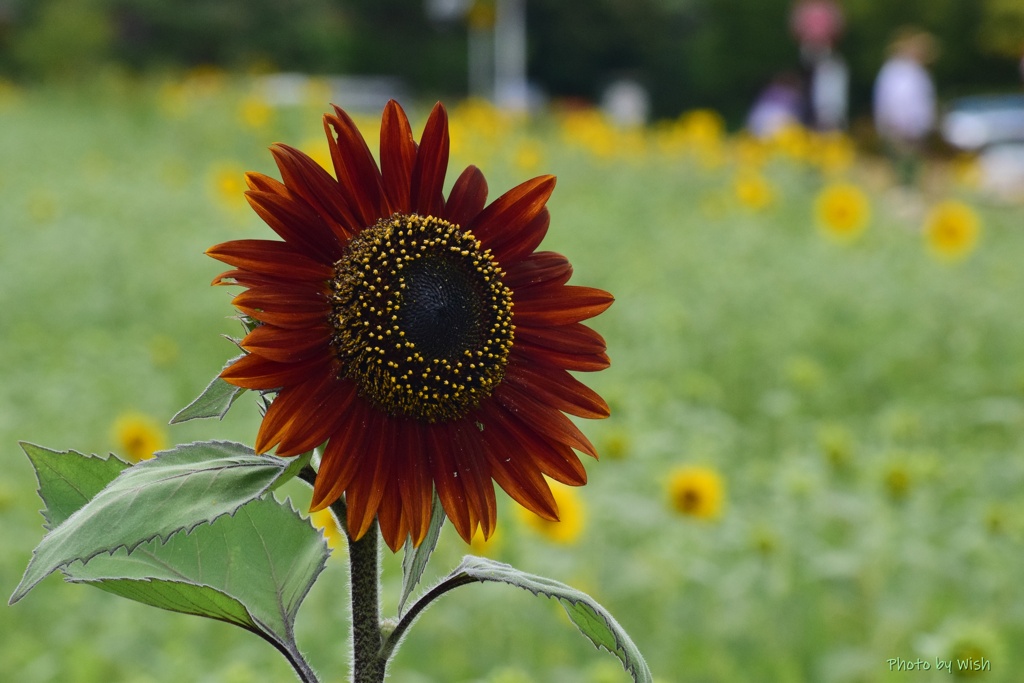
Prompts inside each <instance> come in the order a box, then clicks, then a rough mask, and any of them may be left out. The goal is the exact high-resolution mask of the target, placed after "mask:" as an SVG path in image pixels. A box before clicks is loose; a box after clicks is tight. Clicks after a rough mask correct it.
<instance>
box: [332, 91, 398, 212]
mask: <svg viewBox="0 0 1024 683" xmlns="http://www.w3.org/2000/svg"><path fill="white" fill-rule="evenodd" d="M324 130H325V131H326V132H327V137H328V142H329V145H330V148H331V160H332V161H333V162H334V174H335V176H336V177H337V178H338V186H339V188H340V189H341V191H342V192H343V193H344V196H345V200H346V202H347V204H348V205H349V207H351V209H352V213H353V214H354V216H355V218H356V220H357V221H358V222H360V223H361V224H362V226H364V227H365V226H369V225H373V224H374V223H376V222H377V219H378V218H381V217H382V215H383V210H384V209H385V206H384V202H383V198H384V190H383V187H382V179H381V176H380V170H379V169H378V168H377V162H376V161H374V160H373V155H372V154H370V148H369V147H367V146H366V140H364V139H363V135H362V133H360V132H359V129H358V128H357V127H356V124H355V122H354V121H352V117H350V116H349V115H348V114H346V113H345V111H344V110H343V109H340V108H339V107H337V106H335V107H334V114H333V115H332V114H327V115H326V116H324ZM331 130H333V131H334V134H333V135H332V134H331ZM335 136H336V137H335Z"/></svg>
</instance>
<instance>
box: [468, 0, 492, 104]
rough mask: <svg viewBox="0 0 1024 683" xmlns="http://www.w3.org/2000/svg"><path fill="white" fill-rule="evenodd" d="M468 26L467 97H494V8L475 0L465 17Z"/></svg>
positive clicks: (487, 98)
mask: <svg viewBox="0 0 1024 683" xmlns="http://www.w3.org/2000/svg"><path fill="white" fill-rule="evenodd" d="M466 19H467V24H468V26H469V29H468V30H469V36H468V43H469V46H468V51H469V55H468V57H469V96H470V97H475V98H480V99H484V100H490V99H491V98H492V97H493V96H494V7H493V6H492V5H491V3H489V2H481V1H480V0H476V2H474V3H472V5H471V6H470V8H469V11H468V13H467V16H466Z"/></svg>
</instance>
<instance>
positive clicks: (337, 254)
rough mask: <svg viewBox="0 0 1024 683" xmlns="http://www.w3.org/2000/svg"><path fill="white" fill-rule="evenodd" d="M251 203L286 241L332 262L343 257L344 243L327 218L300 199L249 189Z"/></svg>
mask: <svg viewBox="0 0 1024 683" xmlns="http://www.w3.org/2000/svg"><path fill="white" fill-rule="evenodd" d="M245 198H246V199H247V200H248V202H249V205H250V206H252V208H253V210H254V211H255V212H256V213H257V214H258V215H259V217H260V218H262V219H263V221H264V222H265V223H266V224H267V225H269V226H270V227H271V229H273V231H274V232H276V233H277V234H278V235H280V236H281V239H283V240H284V241H285V242H288V243H289V244H291V245H293V246H295V247H297V248H298V249H299V250H301V251H302V253H303V254H306V255H307V256H310V257H312V258H315V259H316V260H322V261H323V262H327V263H333V262H335V261H337V260H338V259H339V258H341V255H342V253H343V247H342V245H341V243H340V242H339V241H338V238H337V236H336V235H335V234H334V232H333V231H332V230H331V228H329V227H328V226H327V224H326V223H325V222H324V220H323V219H322V218H321V217H320V216H318V215H317V213H316V212H315V211H314V210H313V209H312V207H310V206H309V205H308V204H306V203H305V202H304V201H302V200H301V199H298V198H295V197H292V196H285V195H279V194H275V193H273V192H259V191H257V190H249V191H248V192H246V193H245Z"/></svg>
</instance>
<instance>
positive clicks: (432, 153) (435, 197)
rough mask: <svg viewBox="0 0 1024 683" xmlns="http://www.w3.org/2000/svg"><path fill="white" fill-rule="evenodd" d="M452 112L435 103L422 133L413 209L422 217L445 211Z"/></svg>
mask: <svg viewBox="0 0 1024 683" xmlns="http://www.w3.org/2000/svg"><path fill="white" fill-rule="evenodd" d="M449 144H450V141H449V138H448V112H446V111H445V109H444V105H442V104H441V103H440V102H438V103H437V104H435V105H434V108H433V109H432V110H431V112H430V116H429V117H428V118H427V123H426V125H425V126H424V127H423V134H422V135H421V136H420V148H419V151H418V152H417V154H416V164H415V165H414V166H413V169H412V178H411V183H412V187H411V191H410V199H411V202H412V210H413V212H415V213H418V214H420V215H421V216H441V215H443V213H444V176H445V172H446V171H447V170H448V149H449Z"/></svg>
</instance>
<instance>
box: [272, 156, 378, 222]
mask: <svg viewBox="0 0 1024 683" xmlns="http://www.w3.org/2000/svg"><path fill="white" fill-rule="evenodd" d="M270 152H271V154H273V155H274V161H275V162H277V168H278V170H279V171H280V172H281V177H282V178H283V179H284V183H285V185H286V186H287V187H288V189H289V190H291V191H292V192H293V193H295V194H297V195H298V196H300V197H302V199H303V200H304V201H305V202H306V203H307V204H309V205H310V206H311V207H312V208H313V210H314V211H315V212H316V213H317V214H318V215H319V216H320V217H321V218H322V219H323V220H324V221H325V222H326V223H327V225H328V226H329V227H330V228H331V229H332V231H333V232H334V234H335V236H336V237H337V238H338V239H339V240H342V241H345V240H347V239H349V238H351V237H352V236H353V235H355V234H356V233H357V232H358V231H359V230H360V229H362V228H363V227H364V226H363V225H361V224H360V222H359V221H357V220H356V218H355V215H354V214H353V213H352V210H351V208H349V206H348V203H347V202H346V201H345V198H344V195H343V194H342V192H341V188H340V187H338V181H337V180H335V179H334V178H332V177H331V174H330V173H328V172H327V171H325V170H324V169H323V167H322V166H320V164H318V163H317V162H316V161H314V160H313V159H311V158H310V157H309V156H307V155H306V154H305V153H303V152H301V151H300V150H297V149H295V148H294V147H290V146H288V145H284V144H281V143H278V144H276V145H273V146H271V148H270Z"/></svg>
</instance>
